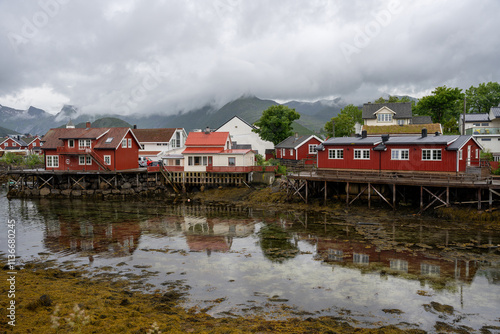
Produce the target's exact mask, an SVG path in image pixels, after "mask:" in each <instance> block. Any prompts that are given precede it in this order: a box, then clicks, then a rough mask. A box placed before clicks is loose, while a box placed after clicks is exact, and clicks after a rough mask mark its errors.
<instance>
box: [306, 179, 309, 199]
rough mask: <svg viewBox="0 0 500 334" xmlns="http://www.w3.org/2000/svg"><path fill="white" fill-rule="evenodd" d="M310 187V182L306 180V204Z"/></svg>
mask: <svg viewBox="0 0 500 334" xmlns="http://www.w3.org/2000/svg"><path fill="white" fill-rule="evenodd" d="M308 189H309V184H308V183H307V180H306V204H307V195H308V193H309V191H308Z"/></svg>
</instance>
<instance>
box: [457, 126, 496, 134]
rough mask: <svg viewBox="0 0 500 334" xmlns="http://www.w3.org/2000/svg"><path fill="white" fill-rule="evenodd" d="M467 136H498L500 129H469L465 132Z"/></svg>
mask: <svg viewBox="0 0 500 334" xmlns="http://www.w3.org/2000/svg"><path fill="white" fill-rule="evenodd" d="M465 134H466V135H498V134H500V128H486V127H485V128H469V129H467V130H465Z"/></svg>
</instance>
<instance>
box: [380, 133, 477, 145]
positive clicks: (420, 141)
mask: <svg viewBox="0 0 500 334" xmlns="http://www.w3.org/2000/svg"><path fill="white" fill-rule="evenodd" d="M458 137H460V136H458V135H448V136H436V135H434V134H428V135H427V137H422V136H406V137H390V138H389V140H388V141H386V142H385V144H386V145H415V144H417V145H449V144H451V143H453V142H454V141H455V140H457V139H458ZM465 137H470V136H465Z"/></svg>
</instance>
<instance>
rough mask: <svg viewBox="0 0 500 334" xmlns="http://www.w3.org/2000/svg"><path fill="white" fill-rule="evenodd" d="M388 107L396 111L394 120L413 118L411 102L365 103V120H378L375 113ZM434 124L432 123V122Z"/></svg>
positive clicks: (363, 116)
mask: <svg viewBox="0 0 500 334" xmlns="http://www.w3.org/2000/svg"><path fill="white" fill-rule="evenodd" d="M383 107H387V108H389V109H391V110H392V111H394V112H395V113H396V114H395V115H394V118H396V119H397V118H411V116H412V111H411V102H400V103H365V104H364V105H363V113H362V118H363V119H370V118H373V119H375V118H377V117H376V116H375V115H374V113H375V112H376V111H378V110H380V108H383ZM431 123H432V122H431Z"/></svg>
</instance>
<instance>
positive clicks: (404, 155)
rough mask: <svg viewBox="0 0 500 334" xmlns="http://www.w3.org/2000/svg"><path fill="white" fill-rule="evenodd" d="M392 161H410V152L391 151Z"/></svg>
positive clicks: (405, 150) (403, 150)
mask: <svg viewBox="0 0 500 334" xmlns="http://www.w3.org/2000/svg"><path fill="white" fill-rule="evenodd" d="M391 160H410V150H408V149H402V150H391Z"/></svg>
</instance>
